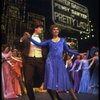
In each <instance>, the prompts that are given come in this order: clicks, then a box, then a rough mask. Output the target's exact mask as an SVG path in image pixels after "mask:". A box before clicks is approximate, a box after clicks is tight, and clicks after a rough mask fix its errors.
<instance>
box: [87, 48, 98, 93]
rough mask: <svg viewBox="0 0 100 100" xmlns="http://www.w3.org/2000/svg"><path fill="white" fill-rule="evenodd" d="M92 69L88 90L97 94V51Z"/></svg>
mask: <svg viewBox="0 0 100 100" xmlns="http://www.w3.org/2000/svg"><path fill="white" fill-rule="evenodd" d="M94 57H95V61H94V66H93V67H94V70H93V74H92V77H91V80H90V84H89V88H88V92H89V93H91V94H99V74H98V71H99V52H98V50H97V51H95V56H94Z"/></svg>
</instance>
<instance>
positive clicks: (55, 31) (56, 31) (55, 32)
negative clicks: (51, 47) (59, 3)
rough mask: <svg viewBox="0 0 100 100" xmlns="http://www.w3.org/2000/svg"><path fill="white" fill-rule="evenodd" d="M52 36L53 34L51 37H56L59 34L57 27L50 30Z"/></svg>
mask: <svg viewBox="0 0 100 100" xmlns="http://www.w3.org/2000/svg"><path fill="white" fill-rule="evenodd" d="M52 34H53V36H58V34H59V28H58V27H55V28H53V29H52Z"/></svg>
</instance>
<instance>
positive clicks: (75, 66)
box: [70, 55, 82, 92]
mask: <svg viewBox="0 0 100 100" xmlns="http://www.w3.org/2000/svg"><path fill="white" fill-rule="evenodd" d="M79 66H82V62H81V56H79V55H78V56H77V57H76V60H75V61H74V64H73V66H72V69H71V70H70V72H74V76H73V80H74V91H75V92H78V90H79V85H80V79H81V73H82V72H81V70H79V71H77V69H78V68H79Z"/></svg>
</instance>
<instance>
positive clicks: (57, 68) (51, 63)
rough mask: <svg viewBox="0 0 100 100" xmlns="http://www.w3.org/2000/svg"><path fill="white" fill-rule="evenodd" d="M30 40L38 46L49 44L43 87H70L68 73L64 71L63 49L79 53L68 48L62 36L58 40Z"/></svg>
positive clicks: (58, 88)
mask: <svg viewBox="0 0 100 100" xmlns="http://www.w3.org/2000/svg"><path fill="white" fill-rule="evenodd" d="M30 41H31V42H33V43H34V44H36V45H38V46H42V47H44V46H49V53H48V57H47V59H46V65H45V79H44V89H52V90H69V89H71V88H72V85H71V82H70V79H69V74H68V72H67V71H66V68H65V64H64V60H63V51H64V50H66V51H67V52H69V53H72V54H74V55H79V53H77V52H74V51H73V50H71V49H69V47H68V45H67V44H66V41H65V39H64V38H61V39H60V41H59V42H53V41H52V40H47V41H45V42H42V43H38V42H36V41H34V40H33V39H32V38H30Z"/></svg>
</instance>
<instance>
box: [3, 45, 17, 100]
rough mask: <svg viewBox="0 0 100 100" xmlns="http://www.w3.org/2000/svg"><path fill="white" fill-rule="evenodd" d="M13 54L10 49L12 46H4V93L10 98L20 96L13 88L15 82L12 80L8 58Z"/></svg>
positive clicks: (4, 95)
mask: <svg viewBox="0 0 100 100" xmlns="http://www.w3.org/2000/svg"><path fill="white" fill-rule="evenodd" d="M11 55H12V52H11V51H10V47H9V46H6V47H4V50H3V52H2V68H1V73H2V94H3V98H4V99H9V98H17V97H18V96H17V95H16V93H15V92H14V89H13V82H12V79H13V77H12V75H11V73H12V68H11V65H10V64H9V63H8V60H9V59H10V57H11Z"/></svg>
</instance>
